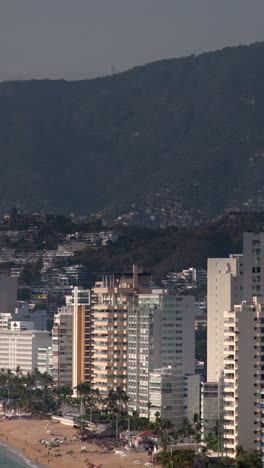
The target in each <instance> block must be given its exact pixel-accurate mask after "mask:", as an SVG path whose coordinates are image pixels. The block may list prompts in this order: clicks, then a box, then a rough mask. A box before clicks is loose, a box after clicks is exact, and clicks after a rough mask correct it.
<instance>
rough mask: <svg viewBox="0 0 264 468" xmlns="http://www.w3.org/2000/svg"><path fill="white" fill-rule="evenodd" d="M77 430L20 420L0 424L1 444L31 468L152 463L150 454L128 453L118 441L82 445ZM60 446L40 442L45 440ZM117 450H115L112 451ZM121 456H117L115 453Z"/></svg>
mask: <svg viewBox="0 0 264 468" xmlns="http://www.w3.org/2000/svg"><path fill="white" fill-rule="evenodd" d="M76 434H77V430H76V429H73V428H71V427H68V426H65V425H63V424H61V423H59V422H53V421H48V420H39V419H16V420H4V421H1V422H0V444H1V445H2V446H4V447H6V448H7V449H8V450H10V452H11V453H13V454H14V455H15V456H17V457H18V459H20V460H21V461H22V462H24V463H25V464H27V465H28V466H29V467H31V468H72V467H73V466H74V468H87V466H89V463H90V464H91V465H90V466H98V467H99V466H100V467H102V468H133V467H134V466H135V461H136V460H138V461H140V463H136V464H137V465H139V466H144V465H145V463H146V462H147V461H148V455H147V453H146V451H142V450H134V451H131V452H130V451H128V452H126V450H124V447H123V446H122V442H120V441H118V440H116V439H114V440H113V439H107V438H106V439H104V440H92V441H89V442H88V443H87V442H82V441H80V440H79V439H78V437H76ZM54 438H59V439H60V440H61V443H60V444H58V445H57V446H56V447H49V446H47V447H46V446H45V444H41V443H40V439H44V440H45V441H47V442H48V443H54ZM111 448H113V450H111ZM116 450H117V451H118V452H119V453H115V451H116Z"/></svg>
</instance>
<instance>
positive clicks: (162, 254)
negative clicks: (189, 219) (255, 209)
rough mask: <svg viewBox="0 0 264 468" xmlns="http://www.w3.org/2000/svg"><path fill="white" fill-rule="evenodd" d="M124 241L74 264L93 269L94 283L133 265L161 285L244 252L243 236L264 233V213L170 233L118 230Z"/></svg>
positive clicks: (228, 217) (85, 254) (80, 257)
mask: <svg viewBox="0 0 264 468" xmlns="http://www.w3.org/2000/svg"><path fill="white" fill-rule="evenodd" d="M118 229H119V230H120V231H121V232H122V233H123V236H122V237H121V238H120V240H119V241H118V242H117V243H115V244H113V245H111V246H108V247H104V248H102V249H93V248H91V249H88V250H87V251H84V252H81V253H80V254H79V255H78V256H76V257H75V258H72V263H81V264H84V265H86V266H87V267H88V268H89V271H90V273H91V275H90V281H91V284H90V285H92V284H93V282H94V280H95V275H96V274H98V273H100V272H113V273H114V272H126V271H127V272H128V271H131V268H132V264H133V263H136V264H138V265H140V266H143V268H144V270H145V271H146V272H149V273H151V274H152V275H153V278H154V280H155V281H157V283H159V281H160V280H161V279H163V278H165V276H166V274H167V273H168V272H170V271H180V270H182V269H185V268H190V267H196V268H207V259H208V258H210V257H212V258H214V257H228V256H229V254H234V253H235V254H238V253H241V252H242V239H243V232H250V231H251V232H255V231H256V232H262V231H263V230H264V212H262V213H233V214H232V213H231V214H228V215H225V216H223V217H221V218H220V219H218V220H216V221H214V222H211V223H208V224H202V225H200V226H193V227H182V228H175V227H169V228H167V229H146V228H138V227H124V226H120V227H119V228H118Z"/></svg>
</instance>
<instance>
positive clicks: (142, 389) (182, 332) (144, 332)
mask: <svg viewBox="0 0 264 468" xmlns="http://www.w3.org/2000/svg"><path fill="white" fill-rule="evenodd" d="M195 310H196V306H195V300H194V298H193V297H192V296H179V295H176V296H170V295H167V294H166V292H165V291H163V290H156V291H155V290H153V291H152V292H151V293H149V294H138V297H137V300H136V302H135V304H133V305H131V306H130V307H129V308H128V371H127V375H128V379H127V393H128V396H129V402H128V408H129V411H130V412H133V411H138V413H139V414H140V416H144V417H148V406H149V402H151V403H152V395H151V391H150V373H151V372H152V371H154V370H156V369H162V368H164V367H167V366H173V365H177V366H178V369H179V368H181V372H182V374H184V372H186V373H189V374H194V367H195V359H194V355H195V351H194V343H195V338H194V323H195ZM181 385H183V382H182V384H181ZM182 405H183V406H184V403H183V402H182Z"/></svg>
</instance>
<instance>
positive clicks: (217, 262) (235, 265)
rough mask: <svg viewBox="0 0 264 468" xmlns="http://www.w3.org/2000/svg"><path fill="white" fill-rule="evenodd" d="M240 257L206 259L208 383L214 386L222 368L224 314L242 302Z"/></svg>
mask: <svg viewBox="0 0 264 468" xmlns="http://www.w3.org/2000/svg"><path fill="white" fill-rule="evenodd" d="M241 258H242V257H241V256H239V255H230V257H229V258H209V259H208V287H207V310H208V312H207V381H208V382H217V381H218V380H219V378H220V377H221V374H222V372H223V368H224V349H223V344H224V311H225V310H230V309H231V308H232V307H233V306H234V304H237V303H239V302H241V294H242V289H241V287H242V283H241V278H240V277H241V276H242V275H240V271H241Z"/></svg>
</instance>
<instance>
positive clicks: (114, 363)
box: [92, 266, 151, 395]
mask: <svg viewBox="0 0 264 468" xmlns="http://www.w3.org/2000/svg"><path fill="white" fill-rule="evenodd" d="M148 279H149V277H148V276H144V275H139V274H138V269H137V267H136V266H134V267H133V275H132V274H130V275H126V274H123V275H119V276H114V275H103V277H102V280H101V281H97V282H96V284H95V287H94V288H93V289H92V384H93V386H94V388H99V390H100V391H101V392H102V394H104V395H106V394H107V392H108V391H109V390H110V389H115V388H116V387H118V386H120V387H123V388H125V389H126V384H127V311H128V307H129V306H131V305H132V304H134V303H135V302H136V301H137V295H138V294H139V293H140V292H146V293H147V292H150V291H151V289H150V288H148V287H147V286H146V284H147V283H148Z"/></svg>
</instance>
